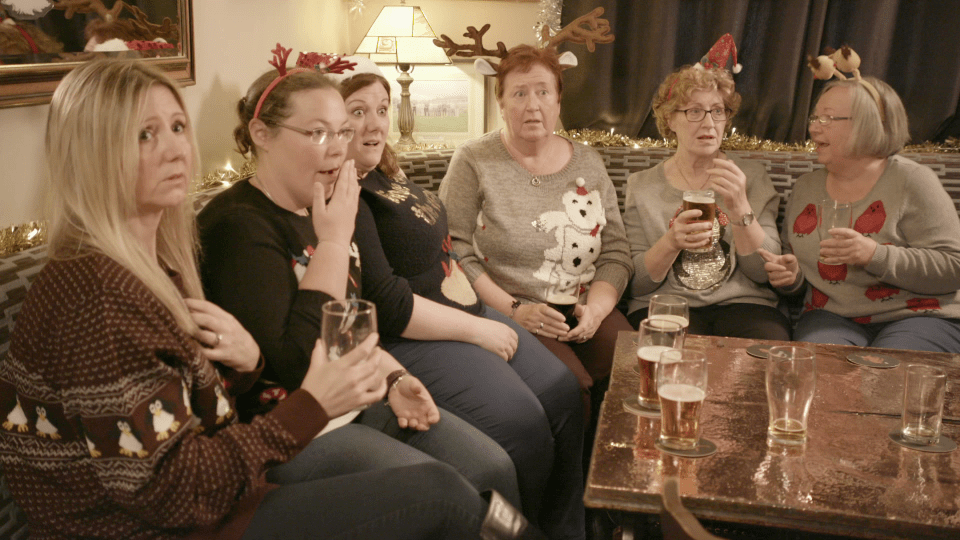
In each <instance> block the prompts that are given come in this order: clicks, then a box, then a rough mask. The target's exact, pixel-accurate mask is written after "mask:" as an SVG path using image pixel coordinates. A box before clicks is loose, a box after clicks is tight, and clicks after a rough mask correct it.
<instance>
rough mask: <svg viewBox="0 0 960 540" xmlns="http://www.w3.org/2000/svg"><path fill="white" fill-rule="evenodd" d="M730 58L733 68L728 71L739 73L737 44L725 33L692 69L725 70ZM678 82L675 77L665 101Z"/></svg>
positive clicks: (741, 66) (678, 78)
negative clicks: (731, 58)
mask: <svg viewBox="0 0 960 540" xmlns="http://www.w3.org/2000/svg"><path fill="white" fill-rule="evenodd" d="M731 56H732V57H733V67H732V68H731V69H730V71H731V72H733V73H740V71H741V70H742V69H743V65H742V64H740V63H739V62H737V44H736V43H734V42H733V36H732V35H730V34H729V33H727V34H724V35H722V36H720V39H718V40H717V42H716V43H714V44H713V47H710V50H709V51H707V54H705V55H703V57H701V58H700V61H699V62H697V63H696V64H694V65H693V67H694V69H727V62H729V61H730V57H731ZM678 80H680V77H679V76H675V77H674V79H673V82H672V83H671V84H670V89H669V90H667V99H670V95H671V94H673V85H675V84H677V81H678Z"/></svg>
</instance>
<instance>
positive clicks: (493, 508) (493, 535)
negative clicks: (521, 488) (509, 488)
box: [480, 490, 547, 540]
mask: <svg viewBox="0 0 960 540" xmlns="http://www.w3.org/2000/svg"><path fill="white" fill-rule="evenodd" d="M482 496H483V498H484V499H489V501H490V507H489V508H488V509H487V515H486V517H484V518H483V523H482V524H481V525H480V538H482V539H483V540H547V537H546V536H544V534H543V533H542V532H540V531H539V530H537V528H536V527H534V526H533V525H531V524H530V522H529V521H527V518H525V517H523V514H521V513H520V511H519V510H517V509H516V508H514V507H513V505H511V504H510V503H509V502H507V500H506V499H504V498H503V496H502V495H500V494H499V493H497V492H496V491H492V490H491V491H488V492H484V493H483V494H482Z"/></svg>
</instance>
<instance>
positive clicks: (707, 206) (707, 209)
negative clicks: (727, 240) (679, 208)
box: [683, 189, 717, 253]
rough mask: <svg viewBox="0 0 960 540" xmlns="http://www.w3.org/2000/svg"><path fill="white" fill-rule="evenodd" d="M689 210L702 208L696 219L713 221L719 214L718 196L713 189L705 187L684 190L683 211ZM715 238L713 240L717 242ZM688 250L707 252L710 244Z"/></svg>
mask: <svg viewBox="0 0 960 540" xmlns="http://www.w3.org/2000/svg"><path fill="white" fill-rule="evenodd" d="M687 210H700V217H699V218H697V219H696V221H705V222H708V223H713V220H714V218H716V216H717V198H716V195H715V194H714V192H713V190H712V189H703V190H699V191H684V192H683V211H684V212H686V211H687ZM715 241H716V238H714V239H713V240H712V241H711V243H712V242H715ZM687 251H692V252H694V253H706V252H708V251H710V246H709V245H707V246H705V247H702V248H694V249H689V250H687Z"/></svg>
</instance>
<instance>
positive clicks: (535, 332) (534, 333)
mask: <svg viewBox="0 0 960 540" xmlns="http://www.w3.org/2000/svg"><path fill="white" fill-rule="evenodd" d="M533 335H535V336H539V335H540V329H539V328H537V329H536V330H534V331H533Z"/></svg>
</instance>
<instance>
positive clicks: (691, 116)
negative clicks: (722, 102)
mask: <svg viewBox="0 0 960 540" xmlns="http://www.w3.org/2000/svg"><path fill="white" fill-rule="evenodd" d="M677 112H682V113H683V114H685V115H686V116H687V120H689V121H691V122H699V121H701V120H703V119H704V118H705V117H706V116H707V111H706V110H705V109H699V108H693V109H687V110H683V109H678V110H677ZM728 114H730V109H725V108H723V107H717V108H716V109H710V117H711V118H713V119H714V120H715V121H717V122H720V121H722V120H726V119H727V115H728Z"/></svg>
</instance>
